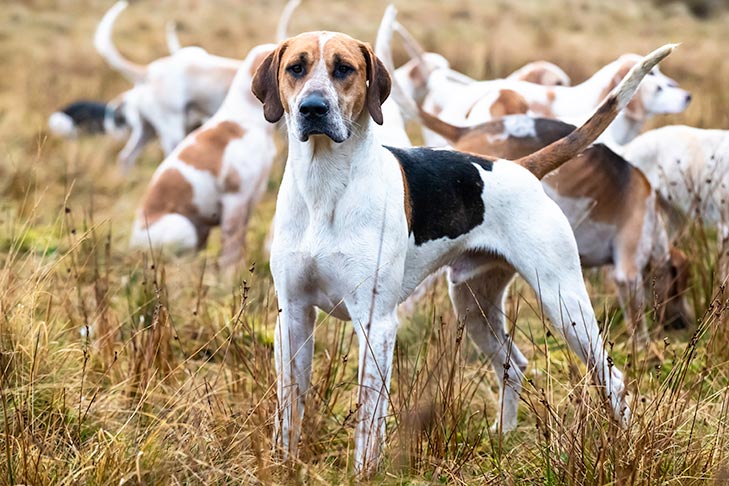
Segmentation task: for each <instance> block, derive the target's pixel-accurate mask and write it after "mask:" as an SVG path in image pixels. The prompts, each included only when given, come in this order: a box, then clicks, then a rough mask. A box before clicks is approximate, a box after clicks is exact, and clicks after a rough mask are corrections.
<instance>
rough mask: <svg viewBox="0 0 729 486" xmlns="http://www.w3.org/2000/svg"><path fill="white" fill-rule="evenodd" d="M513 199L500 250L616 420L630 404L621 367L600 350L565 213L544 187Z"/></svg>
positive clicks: (621, 418)
mask: <svg viewBox="0 0 729 486" xmlns="http://www.w3.org/2000/svg"><path fill="white" fill-rule="evenodd" d="M528 195H529V198H528V199H525V198H521V199H519V200H515V201H514V203H513V204H512V206H511V208H510V209H511V214H510V219H509V220H508V221H509V222H508V225H505V226H504V227H502V228H499V229H500V230H501V231H502V232H503V234H504V236H505V237H506V241H502V244H501V245H500V247H499V250H500V251H501V252H502V256H503V257H504V259H505V260H506V261H508V262H509V263H510V264H511V265H513V266H514V268H515V269H516V270H517V272H519V274H520V275H521V276H522V277H524V279H525V280H526V281H527V282H528V283H529V285H530V286H531V287H532V288H533V289H534V291H535V292H536V293H537V297H538V299H539V300H540V302H541V304H542V307H543V309H544V312H545V313H546V315H547V317H548V318H549V319H550V320H551V321H552V324H553V325H554V328H555V329H556V330H557V332H558V333H559V334H561V335H562V336H563V337H564V338H565V340H566V341H567V344H568V345H569V346H570V348H572V350H573V351H574V352H575V353H577V356H579V358H580V359H581V360H582V361H583V362H584V363H585V364H586V365H587V368H588V371H589V372H590V373H592V375H593V377H594V379H595V381H596V382H597V383H598V384H599V385H601V386H603V387H605V393H606V395H607V397H608V399H609V401H610V404H611V406H612V409H613V415H614V417H615V419H616V420H618V421H619V422H621V423H623V424H626V423H627V420H628V418H629V414H630V412H629V409H628V406H627V404H626V400H625V385H624V384H623V376H622V373H621V372H620V371H618V369H617V368H616V367H615V366H614V365H613V363H612V360H611V359H610V358H609V357H608V354H607V352H606V351H605V348H604V344H603V339H602V336H601V335H600V329H599V328H598V326H597V320H596V319H595V313H594V311H593V309H592V304H591V303H590V299H589V297H588V295H587V289H586V288H585V282H584V281H583V278H582V270H581V268H580V259H579V255H578V253H577V244H576V243H575V238H574V236H573V234H572V230H571V228H570V226H569V223H568V221H567V218H566V217H565V215H564V214H563V213H562V211H561V210H560V209H559V207H558V206H557V205H556V203H554V202H553V201H552V200H550V199H549V198H548V197H547V196H546V195H545V194H544V193H543V192H541V193H540V192H539V191H534V192H533V193H531V194H528Z"/></svg>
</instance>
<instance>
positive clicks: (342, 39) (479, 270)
mask: <svg viewBox="0 0 729 486" xmlns="http://www.w3.org/2000/svg"><path fill="white" fill-rule="evenodd" d="M671 50H672V47H671V46H667V47H664V48H662V49H660V50H659V51H656V52H654V53H653V54H651V55H650V56H648V57H647V58H645V60H644V61H642V62H640V63H638V64H637V65H636V66H635V68H634V69H632V70H631V71H630V73H629V74H628V76H627V78H626V80H625V81H623V82H622V83H621V84H620V85H619V86H618V87H617V88H616V90H614V91H613V92H612V93H611V95H610V96H609V97H608V98H606V101H605V102H604V103H603V104H602V105H601V106H600V108H599V109H598V111H597V112H596V113H595V115H594V116H593V117H592V118H590V120H589V121H588V122H587V123H586V124H585V125H584V126H582V127H580V128H579V129H577V130H576V131H575V132H574V133H573V134H571V135H570V136H568V137H566V138H564V139H561V140H560V141H558V142H556V143H555V144H553V145H551V146H549V147H547V148H546V149H543V150H542V151H539V152H537V153H536V154H533V155H531V156H528V157H525V158H523V159H520V160H519V161H517V162H516V163H513V162H509V161H506V160H489V159H485V158H482V157H478V156H475V155H469V154H463V153H459V152H452V151H447V150H432V149H426V148H415V149H396V148H387V147H383V146H382V145H380V144H379V142H378V140H377V138H376V136H375V134H374V132H373V130H372V121H374V122H375V123H377V124H381V123H382V122H383V114H382V111H381V105H382V103H383V102H384V101H385V99H386V98H387V97H388V95H389V92H390V77H389V75H388V73H387V69H386V68H385V67H384V65H383V64H382V62H381V61H380V60H379V59H378V58H377V57H376V56H375V55H374V53H373V51H372V49H371V48H370V47H369V45H367V44H365V43H362V42H359V41H357V40H355V39H352V38H351V37H349V36H347V35H345V34H340V33H333V32H313V33H305V34H301V35H298V36H296V37H293V38H291V39H288V40H286V41H284V42H283V43H280V44H279V45H278V47H277V48H276V50H275V51H274V52H273V53H272V54H270V55H269V56H268V57H267V58H266V59H265V60H264V61H263V62H262V64H261V66H260V67H259V68H258V71H257V72H256V74H255V76H254V78H253V93H254V94H255V95H256V97H258V99H259V100H261V101H262V102H263V109H264V115H265V117H266V119H267V120H268V121H269V122H272V123H275V122H277V121H278V120H280V119H281V118H282V117H285V120H286V125H287V128H288V137H289V155H288V160H287V163H286V168H285V170H284V175H283V180H282V182H281V187H280V190H279V194H278V202H277V206H276V214H275V217H274V223H275V232H274V238H273V244H272V249H271V272H272V274H273V278H274V284H275V288H276V293H277V296H278V302H279V307H280V312H279V316H278V322H277V326H276V331H275V339H274V352H275V361H276V369H277V373H278V388H277V391H278V399H279V406H278V408H277V412H278V413H277V415H278V420H277V429H276V437H275V438H276V443H277V444H278V445H280V446H281V447H282V448H283V452H284V455H285V456H287V457H288V456H291V455H296V450H297V443H298V440H299V435H300V422H301V419H302V416H303V411H304V397H305V395H306V392H307V390H308V388H309V383H310V374H311V366H312V358H313V357H312V353H313V349H314V345H313V331H314V323H315V319H316V311H315V309H316V308H317V307H318V308H319V309H322V310H324V311H325V312H327V313H329V314H331V315H332V316H334V317H337V318H341V319H351V320H352V321H353V324H354V328H355V330H356V333H357V337H358V341H359V383H360V387H359V400H358V412H357V413H358V422H357V425H356V430H355V468H356V470H357V471H361V472H364V473H365V474H369V473H372V472H373V471H374V470H375V468H376V466H377V464H378V459H379V456H380V450H381V447H382V445H383V439H384V432H385V417H386V415H387V403H388V400H387V395H388V389H389V382H390V376H391V371H392V356H393V349H394V343H395V337H396V333H397V327H398V320H397V313H396V308H397V304H398V303H400V302H402V301H403V300H404V299H405V298H406V297H407V296H408V295H409V294H410V292H412V291H413V289H415V287H416V286H417V285H418V284H419V283H420V282H421V281H422V280H423V279H424V278H426V277H427V276H428V275H430V274H432V273H433V272H434V271H436V270H437V269H438V268H440V267H443V266H449V268H450V270H449V281H450V290H451V296H452V300H453V303H454V306H455V308H456V311H457V312H458V315H459V319H462V320H463V321H464V322H465V323H466V325H467V327H468V329H469V331H470V333H471V335H472V336H473V338H474V339H475V340H476V341H477V343H478V344H479V346H480V347H481V349H482V350H483V351H484V352H485V353H486V354H487V355H488V356H489V357H492V358H493V359H494V365H495V367H496V369H497V370H498V372H497V376H499V378H500V379H502V380H504V382H505V383H501V385H502V388H501V397H502V400H503V401H502V410H503V412H502V414H501V417H500V420H498V421H497V422H498V427H500V428H501V430H503V431H508V430H511V429H513V428H514V427H515V426H516V410H517V405H518V400H519V395H520V391H521V377H522V373H523V371H524V370H525V369H526V365H527V361H526V358H525V357H524V356H523V355H522V354H521V352H520V351H519V350H518V349H517V348H516V346H515V345H514V344H513V342H512V341H511V340H510V339H509V338H508V336H507V335H506V330H505V328H504V314H503V308H502V306H503V296H504V291H505V289H506V287H507V285H508V283H509V282H510V281H511V279H512V278H513V276H514V274H515V273H517V272H518V273H520V274H521V275H522V276H523V277H524V278H525V279H526V280H527V281H528V282H529V284H530V285H531V286H532V287H533V288H535V289H539V290H538V293H539V295H540V297H541V299H542V303H543V308H544V310H545V312H546V314H547V315H548V316H549V318H550V319H551V320H552V322H553V323H554V325H555V328H556V330H557V331H558V332H559V333H560V334H562V335H563V336H564V337H565V338H566V340H567V342H568V343H569V345H570V347H571V348H572V349H573V350H574V351H575V352H576V353H577V354H578V356H580V358H581V359H582V360H583V361H584V362H586V363H587V364H588V369H589V370H590V371H591V372H592V374H593V376H594V377H595V379H596V381H597V382H598V383H599V384H600V385H602V386H604V390H605V393H606V395H607V397H608V399H609V402H610V404H611V407H612V412H613V414H614V416H615V417H616V419H618V420H620V421H621V422H625V421H627V420H628V417H629V409H628V406H627V403H626V396H625V393H626V392H625V386H624V384H623V378H622V374H621V373H620V371H618V370H617V368H616V367H615V366H613V365H612V362H611V361H610V360H609V358H608V356H607V353H606V351H605V349H604V346H603V341H602V339H601V337H600V331H599V328H598V326H597V322H596V320H595V316H594V312H593V310H592V306H591V304H590V300H589V297H588V295H587V291H586V289H585V285H584V282H583V280H582V274H581V270H580V261H579V256H578V253H577V247H576V244H575V240H574V236H573V235H572V231H571V229H570V226H569V223H568V221H567V220H566V218H565V217H564V215H563V214H562V212H561V210H560V209H559V207H558V206H557V205H556V204H555V203H554V202H553V201H551V200H550V199H549V198H548V197H547V195H546V194H545V193H544V191H543V189H542V186H541V184H540V183H539V181H538V179H537V178H536V177H534V175H532V174H536V175H538V176H539V177H541V176H543V175H544V174H546V173H547V172H551V170H553V169H556V168H557V167H558V166H559V165H560V164H561V163H562V162H564V161H566V160H567V159H569V158H570V157H572V156H574V155H576V154H577V153H578V152H579V151H581V150H583V149H584V148H585V147H586V146H587V145H589V144H590V143H592V141H593V140H594V139H595V138H596V137H597V136H598V135H599V133H600V131H602V130H603V129H604V128H605V127H606V126H607V125H608V124H609V123H610V122H611V121H612V120H613V119H614V117H615V116H616V115H617V113H618V111H619V110H620V109H621V108H623V107H624V106H625V105H626V104H627V103H628V102H629V101H630V97H631V96H632V95H633V93H634V92H635V90H636V89H637V87H638V84H639V82H640V80H641V79H642V77H643V76H644V75H645V74H647V73H648V72H649V71H650V69H651V68H652V67H653V66H654V65H655V64H656V63H657V62H659V61H660V60H661V59H663V58H664V57H665V56H667V55H668V54H669V52H670V51H671ZM474 298H475V299H476V300H475V301H474Z"/></svg>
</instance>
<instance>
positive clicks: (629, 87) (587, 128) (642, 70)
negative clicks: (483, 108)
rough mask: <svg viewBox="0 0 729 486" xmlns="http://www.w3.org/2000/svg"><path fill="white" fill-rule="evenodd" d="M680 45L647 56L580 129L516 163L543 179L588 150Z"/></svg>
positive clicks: (670, 46) (666, 46) (669, 45)
mask: <svg viewBox="0 0 729 486" xmlns="http://www.w3.org/2000/svg"><path fill="white" fill-rule="evenodd" d="M677 46H678V44H666V45H665V46H663V47H659V48H658V49H656V50H655V51H653V52H651V53H650V54H648V55H647V56H645V57H644V58H643V60H642V61H641V62H639V63H637V64H636V65H635V66H633V68H632V69H631V70H630V71H629V72H628V74H627V75H626V76H625V78H623V80H622V81H621V82H620V84H619V85H617V86H616V87H615V89H613V90H612V91H611V92H610V94H609V95H608V96H607V97H606V98H605V100H603V102H602V103H601V104H600V106H598V107H597V110H595V112H594V113H593V114H592V116H591V117H590V119H589V120H587V121H586V122H585V123H584V124H583V125H582V126H581V127H579V128H578V129H577V130H575V131H573V132H572V133H570V134H569V135H567V136H566V137H564V138H561V139H559V140H557V141H556V142H554V143H552V144H550V145H547V146H546V147H544V148H543V149H542V150H539V151H537V152H534V153H533V154H530V155H527V156H526V157H522V158H520V159H518V160H516V161H515V162H516V163H517V164H519V165H521V166H523V167H525V168H527V169H529V171H530V172H531V173H532V174H534V175H535V176H537V178H539V179H541V178H543V177H544V176H545V175H547V174H548V173H550V172H552V171H553V170H555V169H557V168H558V167H559V166H561V165H562V164H563V163H565V162H567V161H568V160H569V159H571V158H573V157H575V156H576V155H577V154H579V153H580V152H582V151H583V150H585V149H586V148H587V147H588V146H589V145H590V144H591V143H592V142H594V141H595V140H596V139H597V137H599V136H600V134H601V133H602V132H603V131H604V130H605V129H606V128H607V127H608V125H610V123H612V121H613V120H614V119H615V117H616V116H617V115H618V113H619V112H620V110H622V109H623V108H625V106H626V105H627V104H628V102H630V100H631V98H632V97H633V95H634V94H635V92H636V91H637V90H638V86H640V82H641V81H642V80H643V77H644V76H645V75H646V74H648V72H649V71H650V70H651V69H653V66H655V65H656V64H658V63H659V62H660V61H662V60H663V59H664V58H665V57H666V56H668V55H669V54H670V53H671V52H673V50H674V49H675V48H676V47H677Z"/></svg>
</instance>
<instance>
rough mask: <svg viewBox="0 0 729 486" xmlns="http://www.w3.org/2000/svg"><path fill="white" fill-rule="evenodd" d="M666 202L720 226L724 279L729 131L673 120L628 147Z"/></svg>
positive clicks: (728, 259)
mask: <svg viewBox="0 0 729 486" xmlns="http://www.w3.org/2000/svg"><path fill="white" fill-rule="evenodd" d="M623 156H625V158H627V159H628V160H630V162H631V163H632V164H635V166H636V167H638V168H639V169H640V170H642V171H643V172H644V173H645V174H646V176H647V177H648V179H649V180H650V181H651V183H652V184H653V187H655V188H656V190H657V191H658V194H659V195H660V197H661V199H662V201H663V202H665V204H666V206H668V207H670V208H672V209H673V210H675V211H677V212H678V213H679V214H682V215H684V216H687V217H690V218H693V219H699V220H700V221H702V222H703V223H704V224H706V225H710V226H714V227H716V228H717V230H718V236H719V241H720V244H721V248H722V254H721V261H720V275H721V278H722V279H723V278H726V277H727V276H729V131H727V130H707V129H701V128H693V127H687V126H684V125H673V126H666V127H662V128H656V129H654V130H649V131H647V132H645V133H643V134H641V135H639V136H638V137H637V138H636V139H635V140H633V141H632V142H630V143H629V144H628V145H626V146H625V147H624V150H623Z"/></svg>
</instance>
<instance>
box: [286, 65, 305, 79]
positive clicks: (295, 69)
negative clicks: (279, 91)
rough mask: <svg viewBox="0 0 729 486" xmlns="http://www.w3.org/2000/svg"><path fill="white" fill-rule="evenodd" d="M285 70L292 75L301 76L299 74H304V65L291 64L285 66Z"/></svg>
mask: <svg viewBox="0 0 729 486" xmlns="http://www.w3.org/2000/svg"><path fill="white" fill-rule="evenodd" d="M286 70H287V71H288V72H290V73H291V74H293V75H294V77H297V78H299V77H301V75H303V74H304V66H302V65H301V64H292V65H291V66H289V67H287V68H286Z"/></svg>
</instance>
